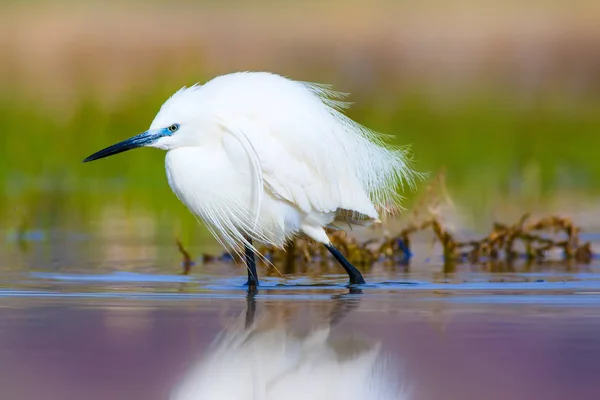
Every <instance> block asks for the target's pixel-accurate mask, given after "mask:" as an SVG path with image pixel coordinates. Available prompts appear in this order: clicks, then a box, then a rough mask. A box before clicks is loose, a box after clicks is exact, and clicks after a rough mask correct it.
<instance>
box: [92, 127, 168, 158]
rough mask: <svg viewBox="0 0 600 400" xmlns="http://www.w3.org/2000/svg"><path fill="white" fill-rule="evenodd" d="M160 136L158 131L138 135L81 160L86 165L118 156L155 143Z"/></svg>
mask: <svg viewBox="0 0 600 400" xmlns="http://www.w3.org/2000/svg"><path fill="white" fill-rule="evenodd" d="M161 136H162V135H161V132H160V131H146V132H144V133H140V134H139V135H137V136H134V137H132V138H129V139H127V140H123V141H122V142H119V143H117V144H113V145H112V146H109V147H107V148H105V149H102V150H100V151H98V152H96V153H94V154H92V155H91V156H89V157H88V158H86V159H85V160H83V162H84V163H86V162H90V161H94V160H99V159H101V158H104V157H108V156H112V155H115V154H119V153H122V152H124V151H127V150H132V149H135V148H138V147H143V146H147V145H149V144H152V143H153V142H155V141H156V140H157V139H159V138H160V137H161Z"/></svg>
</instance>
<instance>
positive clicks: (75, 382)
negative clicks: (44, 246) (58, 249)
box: [0, 269, 600, 400]
mask: <svg viewBox="0 0 600 400" xmlns="http://www.w3.org/2000/svg"><path fill="white" fill-rule="evenodd" d="M406 278H407V276H406V275H402V279H398V280H396V281H394V280H392V279H390V276H389V275H388V276H386V279H382V277H377V276H372V277H370V279H369V281H370V282H379V283H376V284H373V285H371V286H369V287H367V288H365V289H364V291H363V294H360V295H347V296H345V297H344V296H342V297H341V298H338V297H336V295H340V294H345V293H347V290H346V289H345V288H344V287H343V285H342V284H341V283H342V282H343V279H342V278H341V277H339V276H332V277H329V278H328V279H329V280H325V281H324V283H323V282H311V281H310V280H308V279H306V278H301V277H300V278H298V279H297V280H283V279H281V280H280V279H275V278H272V279H270V280H269V279H267V280H266V281H265V285H264V287H263V289H262V290H261V292H260V293H259V295H258V296H257V297H256V317H257V318H260V317H264V316H273V315H280V314H281V315H284V314H286V313H287V314H288V315H291V317H290V318H291V320H292V322H290V325H289V329H290V330H292V329H298V328H306V327H310V326H312V325H314V324H316V323H318V322H323V321H325V322H326V321H328V320H329V319H330V317H329V315H331V313H333V314H335V315H337V314H336V313H339V311H340V310H342V309H347V310H348V313H347V314H346V315H345V316H343V317H342V319H341V320H340V322H339V324H337V325H335V326H334V328H333V333H332V335H333V337H341V336H343V335H349V334H363V335H366V337H367V338H368V339H369V340H371V341H373V342H381V344H382V346H383V351H384V352H385V353H386V354H389V355H390V356H391V357H392V358H393V360H394V362H395V364H396V365H397V366H398V367H399V368H398V371H397V374H396V376H397V379H398V380H400V381H401V382H402V384H403V385H405V386H408V387H410V390H411V398H412V399H415V400H429V399H431V400H434V399H444V400H452V399H457V400H458V399H460V400H471V399H473V400H481V399H487V400H495V399H502V400H506V399H511V400H520V399H523V400H525V399H556V400H559V399H578V400H585V399H590V400H592V399H593V400H596V399H599V398H600V279H599V276H598V274H597V270H596V269H592V270H591V271H588V272H587V273H584V274H581V273H572V274H569V273H566V274H563V275H561V274H557V273H549V274H546V275H544V274H529V275H527V274H521V275H519V274H517V275H511V276H508V275H507V276H504V277H502V279H498V278H496V277H494V280H496V281H498V280H504V281H505V282H496V283H491V282H489V280H490V279H488V280H487V281H486V280H485V279H483V275H481V274H479V275H476V274H474V275H472V276H471V277H470V278H469V279H467V282H463V281H464V280H465V279H462V278H461V279H455V280H454V281H453V282H452V283H444V282H439V283H430V282H425V281H421V280H410V279H408V280H407V279H406ZM408 278H410V277H408ZM463 278H464V277H463ZM488 278H489V277H488ZM548 278H553V279H548ZM242 280H243V278H241V277H239V278H238V277H235V278H227V279H226V278H222V277H220V278H216V277H213V278H211V277H202V278H197V277H196V278H194V277H192V278H186V277H181V276H176V275H162V276H159V275H151V274H147V275H146V274H129V273H126V274H122V273H112V274H99V275H84V274H76V273H75V274H60V273H56V274H55V273H43V274H40V273H37V274H36V273H13V274H11V275H10V276H9V275H5V278H4V279H3V280H2V286H1V288H0V343H1V346H0V399H2V400H30V399H45V400H54V399H56V400H70V399H73V400H75V399H77V400H79V399H87V400H95V399H111V400H118V399H124V400H125V399H127V400H133V399H143V400H155V399H156V400H159V399H167V398H168V396H169V393H170V392H171V390H172V389H173V388H174V386H175V385H176V384H177V383H178V382H179V381H180V380H181V378H182V377H183V375H184V374H185V373H186V372H187V371H189V369H190V368H191V366H192V365H193V363H194V362H195V361H197V360H198V359H199V358H200V359H201V358H202V356H203V354H205V352H206V350H207V348H208V346H209V345H210V343H211V342H212V341H213V340H214V339H215V337H216V335H217V334H218V333H219V332H220V331H221V330H222V329H224V328H225V327H226V326H229V325H230V324H231V322H232V320H234V319H235V318H237V317H239V316H243V315H244V310H245V309H246V300H245V295H244V292H243V291H242V290H241V288H240V287H239V284H240V282H242ZM551 280H552V281H551ZM506 281H511V282H506ZM299 282H300V283H304V284H309V285H308V286H298V283H299ZM314 283H320V285H318V286H314V285H312V284H314ZM277 285H283V286H277ZM2 288H3V289H2ZM353 307H355V308H353ZM336 310H337V311H336ZM232 384H235V382H232Z"/></svg>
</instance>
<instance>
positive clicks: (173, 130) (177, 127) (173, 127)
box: [167, 124, 179, 133]
mask: <svg viewBox="0 0 600 400" xmlns="http://www.w3.org/2000/svg"><path fill="white" fill-rule="evenodd" d="M167 129H168V130H169V132H171V133H175V132H177V131H178V130H179V124H173V125H171V126H170V127H168V128H167Z"/></svg>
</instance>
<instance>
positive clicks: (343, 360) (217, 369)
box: [171, 326, 409, 400]
mask: <svg viewBox="0 0 600 400" xmlns="http://www.w3.org/2000/svg"><path fill="white" fill-rule="evenodd" d="M389 361H390V360H389V359H388V358H386V357H385V356H384V355H382V354H381V345H380V344H379V343H371V342H367V341H365V340H361V339H360V338H357V337H350V338H343V340H335V339H332V338H331V337H330V328H329V326H324V327H322V328H320V329H317V330H315V331H313V332H311V333H310V334H309V335H306V336H300V335H296V334H294V333H292V332H289V331H287V330H286V329H284V328H275V329H268V330H257V329H250V330H242V329H235V328H234V329H232V328H230V329H228V330H226V331H225V332H223V333H222V334H221V335H220V336H219V338H218V339H217V341H216V342H215V343H214V344H213V346H212V348H211V349H209V351H208V353H207V354H206V355H204V356H203V357H202V359H201V360H199V361H198V362H197V364H196V365H194V366H193V367H192V368H191V369H190V370H189V372H188V373H187V376H186V377H185V378H184V379H183V381H182V382H181V383H180V384H179V385H178V386H177V387H176V388H175V389H174V390H173V392H172V394H171V400H258V399H260V400H283V399H285V400H294V399H302V400H330V399H345V400H406V399H408V398H409V396H408V393H407V392H406V390H405V389H404V388H403V387H402V385H401V384H400V382H399V381H398V376H397V372H396V371H394V368H393V364H392V363H391V362H389ZM395 372H396V376H394V375H395V374H394V373H395Z"/></svg>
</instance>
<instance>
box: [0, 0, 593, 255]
mask: <svg viewBox="0 0 600 400" xmlns="http://www.w3.org/2000/svg"><path fill="white" fill-rule="evenodd" d="M153 3H154V4H155V5H156V4H159V3H160V4H161V6H160V7H159V6H156V7H148V6H144V7H141V6H139V4H140V3H138V2H135V1H134V2H132V1H128V2H126V4H127V6H125V5H123V4H125V3H123V4H121V2H119V3H116V2H115V3H113V4H112V5H110V6H109V5H107V4H105V3H104V2H103V3H99V2H94V1H92V2H88V3H81V4H80V6H79V7H71V6H70V5H69V4H70V2H69V1H65V2H57V3H51V2H46V1H42V0H39V1H32V2H21V3H18V4H17V3H11V6H10V7H8V6H6V5H7V4H9V3H8V2H2V1H0V6H6V7H3V8H2V11H3V12H1V13H0V21H2V24H0V32H2V33H3V34H2V35H0V55H1V56H2V59H3V61H4V62H3V63H0V88H1V90H0V118H1V121H2V134H1V135H0V184H1V185H2V187H3V188H4V191H3V192H2V193H1V194H0V224H1V225H2V226H1V228H3V229H26V228H27V227H40V228H55V227H61V226H64V227H67V228H69V229H74V228H75V229H81V230H83V231H86V232H87V231H89V230H91V231H97V232H102V234H104V235H110V234H111V232H112V230H116V229H122V227H120V225H114V224H112V222H111V223H109V221H108V219H112V220H120V221H123V222H126V223H127V224H129V225H130V226H138V225H139V224H138V222H139V221H142V220H146V219H151V220H153V221H155V224H156V226H157V229H155V232H157V235H158V236H159V238H158V239H157V240H162V239H165V238H166V239H168V240H172V239H173V237H174V236H182V237H183V239H185V240H184V242H185V244H186V245H187V243H190V242H192V241H199V240H200V239H207V238H208V237H209V236H208V235H207V233H206V232H205V231H204V230H203V229H202V228H198V225H197V223H196V221H195V219H194V218H193V217H191V215H190V214H189V212H188V211H187V210H186V209H185V208H184V206H183V205H181V204H180V203H179V202H178V201H177V199H176V198H175V196H174V195H173V194H172V193H171V191H170V189H169V187H168V184H167V182H166V179H165V173H164V164H163V159H164V153H162V152H161V151H158V150H154V149H145V150H136V151H133V152H131V153H127V154H126V155H119V156H115V157H111V158H109V159H106V160H102V161H99V162H95V163H91V164H85V165H83V164H81V160H82V159H83V158H84V157H86V156H87V155H89V154H91V153H93V152H95V151H97V150H99V149H101V148H103V147H105V146H107V145H109V144H112V143H115V142H117V141H119V140H122V139H124V138H127V137H130V136H132V135H134V134H137V133H139V132H141V131H143V130H145V129H146V128H147V127H148V125H149V124H150V122H151V120H152V118H153V117H154V115H155V113H156V112H157V111H158V109H159V107H160V105H161V104H162V103H163V101H164V100H165V99H166V98H167V97H168V96H169V95H171V94H172V92H173V91H175V90H176V89H177V88H179V87H181V86H182V85H184V84H191V83H193V82H196V81H200V82H203V81H205V80H206V79H208V78H210V77H211V76H213V75H215V74H221V73H225V72H229V71H234V70H247V69H251V70H270V71H273V72H278V73H282V74H284V75H288V76H291V77H293V78H296V79H300V80H313V81H317V82H324V83H328V82H331V83H335V84H336V86H335V88H336V89H338V90H341V91H350V92H351V93H352V96H351V97H350V101H353V102H354V103H355V104H354V105H353V107H352V108H351V109H350V111H349V115H350V116H351V117H352V118H354V119H356V120H357V121H359V122H360V123H362V124H364V125H366V126H368V127H370V128H372V129H375V130H377V131H381V132H384V133H389V134H394V135H396V142H397V144H402V145H404V144H412V148H413V152H414V155H415V167H416V168H417V169H418V170H420V171H429V172H432V173H435V172H437V171H438V170H439V169H440V168H442V167H445V168H446V170H447V183H448V188H449V190H450V192H451V194H452V196H453V198H454V199H455V200H456V203H457V204H459V205H460V206H461V207H462V209H463V211H466V212H467V213H469V214H470V215H469V216H470V217H471V220H472V221H478V220H482V221H485V218H484V217H488V218H489V217H490V214H491V213H493V211H494V210H498V209H501V208H502V207H501V206H502V205H503V204H508V203H510V204H515V205H516V207H518V208H519V210H518V213H519V214H521V213H522V212H525V211H532V209H536V208H539V207H541V206H542V204H544V203H545V202H550V201H552V199H553V198H555V197H556V196H559V195H561V194H563V193H570V194H576V195H581V194H585V195H591V196H593V195H596V194H598V192H599V190H600V183H599V182H600V160H599V159H598V158H597V157H596V156H595V150H596V149H597V148H598V145H599V144H600V143H599V142H600V136H599V132H600V86H598V83H599V82H600V81H599V80H598V71H599V68H600V53H599V52H598V51H597V49H598V46H597V43H598V38H600V29H598V26H600V25H599V24H598V16H600V13H598V12H597V10H598V5H597V3H594V2H589V1H585V0H581V1H579V0H578V1H577V2H576V3H578V4H579V6H578V7H573V6H572V4H571V3H569V4H568V5H567V3H564V4H563V3H562V2H553V1H544V0H540V1H536V2H534V3H535V4H534V3H531V4H529V3H528V4H527V5H523V4H522V2H509V3H510V7H508V3H507V4H503V7H502V9H501V10H500V9H498V8H497V7H496V6H495V3H493V2H491V1H490V2H465V3H464V4H462V3H461V5H460V6H459V5H458V4H450V3H447V2H442V1H439V0H431V1H427V2H424V3H414V2H391V1H387V0H381V1H378V2H375V3H373V2H351V3H348V2H341V1H337V0H336V1H328V2H326V3H327V4H326V5H323V4H322V3H315V4H314V5H312V6H311V7H307V6H306V5H305V4H303V3H302V4H301V3H297V4H296V3H292V2H286V3H285V4H284V5H282V4H283V3H281V2H279V3H276V4H275V2H273V3H271V2H270V1H265V2H264V3H262V4H267V3H268V4H269V5H268V7H256V4H254V3H253V4H250V3H248V2H245V3H244V6H243V7H242V6H241V5H238V2H218V7H217V6H216V5H217V2H214V3H212V2H211V4H212V5H213V6H214V7H213V6H211V7H208V6H207V3H194V5H193V6H191V3H189V4H188V5H190V6H189V7H183V6H181V5H178V6H177V7H175V6H172V5H171V4H170V3H169V4H164V2H162V1H157V2H153ZM234 3H235V4H234ZM476 3H477V4H476ZM61 4H62V5H61ZM78 4H79V3H78ZM144 4H146V3H144ZM240 4H241V3H240ZM42 5H43V6H42ZM159 28H160V29H159ZM49 33H51V34H49ZM407 197H408V198H407V201H406V206H407V207H410V206H411V201H412V197H413V194H411V193H407ZM574 204H575V203H574ZM553 211H556V212H563V211H564V210H561V209H559V210H553ZM109 217H110V218H109ZM112 220H111V221H112ZM113 222H114V221H113ZM486 222H487V221H486ZM140 226H144V225H143V224H141V225H140ZM135 229H139V230H140V231H143V230H144V228H135ZM486 229H487V228H486ZM138 233H139V232H136V233H135V234H136V235H137V234H138ZM161 238H162V239H161Z"/></svg>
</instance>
